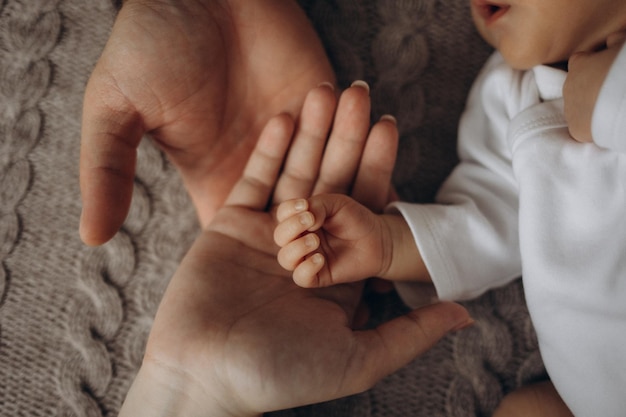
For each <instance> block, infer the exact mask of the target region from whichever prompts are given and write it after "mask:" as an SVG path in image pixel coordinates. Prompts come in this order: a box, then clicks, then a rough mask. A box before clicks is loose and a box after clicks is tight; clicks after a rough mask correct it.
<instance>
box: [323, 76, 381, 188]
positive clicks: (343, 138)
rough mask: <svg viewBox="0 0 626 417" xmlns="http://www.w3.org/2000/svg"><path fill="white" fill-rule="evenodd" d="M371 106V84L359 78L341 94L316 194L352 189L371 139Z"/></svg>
mask: <svg viewBox="0 0 626 417" xmlns="http://www.w3.org/2000/svg"><path fill="white" fill-rule="evenodd" d="M370 110H371V103H370V97H369V86H368V85H367V84H366V83H365V82H364V81H355V82H354V83H353V84H352V86H351V87H350V88H348V89H346V90H345V91H344V92H343V94H342V95H341V97H340V98H339V103H338V105H337V111H336V114H335V121H334V125H333V127H332V131H331V134H330V137H329V139H328V144H327V145H326V149H325V151H324V156H323V160H322V164H321V167H320V173H319V177H318V179H317V182H316V184H315V187H314V189H313V194H320V193H342V194H345V193H347V192H349V191H350V189H351V186H352V182H353V181H354V178H355V176H356V172H357V169H358V166H359V163H360V161H361V155H362V154H363V149H364V147H365V142H366V140H367V134H368V131H369V126H370Z"/></svg>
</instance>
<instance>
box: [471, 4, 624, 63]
mask: <svg viewBox="0 0 626 417" xmlns="http://www.w3.org/2000/svg"><path fill="white" fill-rule="evenodd" d="M470 1H471V4H472V17H473V18H474V23H475V24H476V27H477V28H478V31H479V32H480V34H481V35H482V36H483V38H484V39H485V40H486V41H487V42H489V43H490V44H491V45H492V46H493V47H495V48H496V49H498V50H499V51H500V53H502V55H503V56H504V59H505V60H506V61H507V62H508V64H509V65H511V66H512V67H514V68H517V69H528V68H532V67H533V66H535V65H539V64H555V63H559V62H562V61H566V60H567V59H569V57H570V56H571V55H572V54H574V53H575V52H580V51H591V50H594V49H597V48H599V47H602V46H603V45H604V42H605V40H606V38H607V36H608V35H610V34H611V33H614V32H617V31H619V30H623V29H625V28H626V0H493V1H491V0H470Z"/></svg>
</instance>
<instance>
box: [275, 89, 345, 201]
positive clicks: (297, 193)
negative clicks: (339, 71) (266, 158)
mask: <svg viewBox="0 0 626 417" xmlns="http://www.w3.org/2000/svg"><path fill="white" fill-rule="evenodd" d="M336 105H337V99H336V97H335V92H334V87H333V86H332V84H330V83H324V84H321V85H319V86H318V87H317V88H314V89H313V90H311V91H310V92H309V93H308V94H307V96H306V98H305V100H304V103H303V106H302V111H301V112H300V117H299V119H298V123H297V127H296V132H295V134H294V138H293V140H292V145H291V149H290V150H289V154H288V155H287V159H286V161H285V166H284V168H283V172H282V173H281V175H280V178H279V180H278V182H277V184H276V190H275V191H274V196H273V198H274V203H281V202H283V201H285V200H289V199H291V198H296V197H308V196H310V195H311V192H312V190H313V186H314V185H315V181H316V179H317V177H318V175H319V170H320V163H321V159H322V155H323V153H324V148H325V147H326V139H327V138H328V133H329V132H330V127H331V125H332V123H333V116H334V113H335V107H336Z"/></svg>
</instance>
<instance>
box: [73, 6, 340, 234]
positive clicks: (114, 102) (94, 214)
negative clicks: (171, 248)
mask: <svg viewBox="0 0 626 417" xmlns="http://www.w3.org/2000/svg"><path fill="white" fill-rule="evenodd" d="M333 80H334V76H333V72H332V69H331V67H330V64H329V63H328V59H327V58H326V55H325V53H324V50H323V48H322V46H321V44H320V42H319V39H318V38H317V36H316V34H315V32H314V30H313V29H312V27H311V25H310V24H309V22H308V21H307V18H306V16H305V15H304V14H303V12H302V10H300V8H299V6H298V5H297V3H296V2H295V1H293V0H255V1H249V0H228V1H227V0H128V1H126V2H125V3H124V6H123V7H122V9H121V10H120V12H119V15H118V17H117V19H116V22H115V25H114V27H113V30H112V33H111V36H110V38H109V41H108V42H107V45H106V47H105V49H104V51H103V53H102V55H101V57H100V59H99V61H98V63H97V65H96V67H95V68H94V71H93V73H92V76H91V78H90V81H89V83H88V85H87V88H86V91H85V99H84V112H83V129H82V145H81V164H80V173H81V193H82V198H83V215H82V218H81V236H82V238H83V240H84V241H85V242H86V243H88V244H101V243H103V242H105V241H107V240H108V239H110V238H111V237H112V236H113V234H115V232H116V231H117V230H118V228H119V227H120V226H121V224H122V223H123V221H124V219H125V217H126V215H127V212H128V208H129V206H130V200H131V196H132V187H133V176H134V172H135V159H136V148H137V146H138V144H139V142H140V140H141V138H142V136H143V134H144V133H149V134H150V135H151V136H152V138H153V139H154V140H155V141H156V142H157V143H158V144H159V145H160V146H161V148H162V149H164V150H165V152H166V154H167V155H168V157H169V158H170V159H171V161H173V163H174V164H175V165H176V167H177V168H178V169H179V171H180V173H181V175H182V178H183V181H184V183H185V186H186V188H187V190H188V192H189V193H190V195H191V197H192V200H193V202H194V205H195V206H196V209H197V212H198V215H199V218H200V221H201V223H202V224H203V225H207V224H208V223H209V221H210V220H211V218H212V217H213V216H214V214H215V212H216V210H217V208H218V207H219V206H220V205H221V204H222V203H223V201H224V199H225V198H226V196H227V195H228V192H229V191H230V189H231V187H232V185H233V184H234V183H235V181H236V180H237V178H239V176H240V174H241V171H242V169H243V166H244V165H245V161H246V160H247V157H248V156H249V154H250V152H251V150H252V149H253V147H254V144H255V142H256V138H257V137H258V134H259V131H260V130H261V128H262V126H263V125H264V124H265V122H267V120H268V119H269V117H271V116H273V115H275V114H278V113H281V112H287V113H290V114H292V115H296V114H297V113H298V112H299V110H300V107H301V105H302V101H303V100H304V97H305V94H306V92H307V91H309V90H310V89H311V88H312V87H313V86H315V85H317V84H319V83H320V82H322V81H331V82H332V81H333Z"/></svg>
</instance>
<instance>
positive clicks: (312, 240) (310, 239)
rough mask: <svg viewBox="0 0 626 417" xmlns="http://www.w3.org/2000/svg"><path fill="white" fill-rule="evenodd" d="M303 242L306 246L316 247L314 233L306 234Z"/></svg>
mask: <svg viewBox="0 0 626 417" xmlns="http://www.w3.org/2000/svg"><path fill="white" fill-rule="evenodd" d="M304 244H305V245H306V247H307V248H316V247H317V238H316V235H314V234H313V233H311V234H310V235H307V237H306V238H305V239H304Z"/></svg>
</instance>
